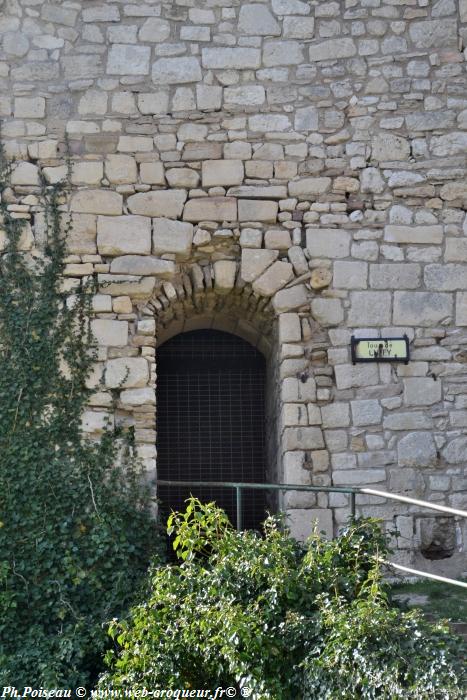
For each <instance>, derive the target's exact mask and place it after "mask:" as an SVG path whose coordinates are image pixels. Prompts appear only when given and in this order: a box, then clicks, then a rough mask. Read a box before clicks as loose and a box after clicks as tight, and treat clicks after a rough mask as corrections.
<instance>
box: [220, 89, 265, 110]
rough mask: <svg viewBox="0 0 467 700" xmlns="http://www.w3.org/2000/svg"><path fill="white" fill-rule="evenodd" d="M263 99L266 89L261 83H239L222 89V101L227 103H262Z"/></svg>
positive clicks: (251, 104)
mask: <svg viewBox="0 0 467 700" xmlns="http://www.w3.org/2000/svg"><path fill="white" fill-rule="evenodd" d="M265 99H266V91H265V89H264V87H263V86H262V85H241V86H240V87H227V88H225V90H224V101H225V104H228V105H242V106H254V105H262V104H263V103H264V101H265Z"/></svg>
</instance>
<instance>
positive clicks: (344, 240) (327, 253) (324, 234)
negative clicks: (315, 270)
mask: <svg viewBox="0 0 467 700" xmlns="http://www.w3.org/2000/svg"><path fill="white" fill-rule="evenodd" d="M306 246H307V248H308V251H309V253H310V255H311V256H312V257H315V258H346V257H347V256H348V255H349V253H350V234H349V233H348V231H342V230H338V229H331V228H321V229H319V228H309V229H307V231H306Z"/></svg>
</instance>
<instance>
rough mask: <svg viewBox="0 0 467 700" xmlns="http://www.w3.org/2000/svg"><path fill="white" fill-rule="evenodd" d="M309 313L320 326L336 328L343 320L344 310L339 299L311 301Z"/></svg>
mask: <svg viewBox="0 0 467 700" xmlns="http://www.w3.org/2000/svg"><path fill="white" fill-rule="evenodd" d="M311 313H312V316H313V318H314V319H315V320H316V321H317V322H318V323H319V324H320V325H321V326H326V327H327V326H337V325H338V324H339V323H341V321H343V320H344V310H343V308H342V302H341V300H340V299H313V300H312V302H311Z"/></svg>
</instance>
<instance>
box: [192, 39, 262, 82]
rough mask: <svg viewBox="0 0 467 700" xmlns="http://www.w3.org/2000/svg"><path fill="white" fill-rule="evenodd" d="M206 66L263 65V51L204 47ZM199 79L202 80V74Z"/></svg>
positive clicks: (256, 66) (235, 66) (214, 67)
mask: <svg viewBox="0 0 467 700" xmlns="http://www.w3.org/2000/svg"><path fill="white" fill-rule="evenodd" d="M202 63H203V66H204V68H210V69H213V70H219V69H224V68H225V69H228V70H232V69H244V68H260V67H261V51H260V50H259V49H249V48H243V47H241V48H205V49H202ZM197 80H201V75H200V77H199V78H197Z"/></svg>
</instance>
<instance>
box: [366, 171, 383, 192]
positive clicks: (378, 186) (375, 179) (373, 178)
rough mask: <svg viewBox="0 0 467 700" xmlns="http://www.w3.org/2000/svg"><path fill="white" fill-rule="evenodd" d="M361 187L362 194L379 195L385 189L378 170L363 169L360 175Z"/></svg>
mask: <svg viewBox="0 0 467 700" xmlns="http://www.w3.org/2000/svg"><path fill="white" fill-rule="evenodd" d="M360 182H361V187H362V192H363V193H365V194H366V193H373V194H381V192H384V190H385V188H386V183H385V181H384V180H383V177H382V175H381V171H380V170H379V168H364V169H363V170H362V175H361V179H360Z"/></svg>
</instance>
